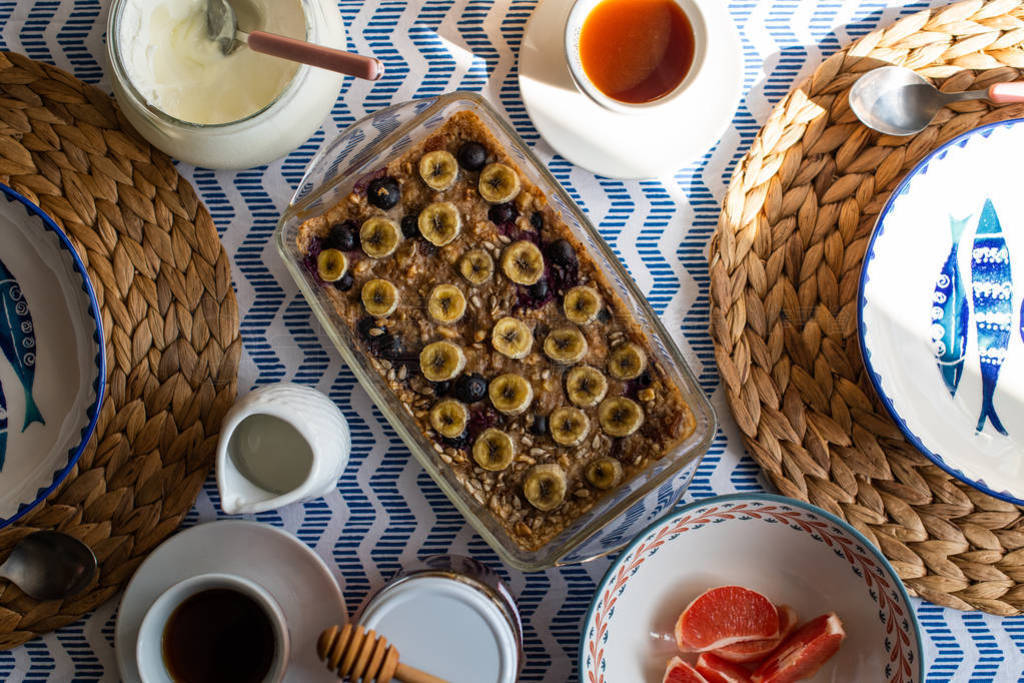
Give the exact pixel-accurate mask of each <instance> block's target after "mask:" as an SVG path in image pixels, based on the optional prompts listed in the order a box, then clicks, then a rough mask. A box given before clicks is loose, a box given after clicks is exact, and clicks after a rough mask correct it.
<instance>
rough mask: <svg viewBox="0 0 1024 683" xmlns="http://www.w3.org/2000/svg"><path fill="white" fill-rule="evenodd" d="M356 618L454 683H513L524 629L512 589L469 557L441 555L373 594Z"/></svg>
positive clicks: (406, 658) (411, 660)
mask: <svg viewBox="0 0 1024 683" xmlns="http://www.w3.org/2000/svg"><path fill="white" fill-rule="evenodd" d="M359 623H360V624H362V625H363V626H365V627H366V628H372V629H374V630H376V631H377V632H378V633H379V634H381V635H382V636H384V637H386V638H387V639H388V641H389V642H390V643H392V644H394V645H395V647H396V648H398V651H399V652H400V653H401V657H402V662H404V663H407V664H409V665H411V666H413V667H416V668H418V669H422V670H423V671H426V672H428V673H431V674H433V675H435V676H438V677H440V678H443V679H445V680H448V681H451V683H463V682H465V683H514V681H515V680H516V679H517V678H518V676H519V671H520V669H521V668H522V662H523V629H522V622H521V620H520V617H519V610H518V608H517V607H516V603H515V601H514V600H513V599H512V595H511V593H509V591H508V589H507V588H506V587H505V585H504V584H503V583H502V582H501V579H500V577H498V575H497V574H496V573H495V572H494V571H492V570H491V569H489V568H487V567H485V566H484V565H482V564H480V563H479V562H477V561H476V560H473V559H470V558H468V557H461V556H449V555H436V556H433V557H429V558H427V559H426V560H423V561H422V562H417V563H415V564H414V565H412V566H409V567H406V568H405V569H403V570H402V571H401V572H400V573H399V574H398V575H397V576H396V577H395V578H394V579H392V580H391V581H390V582H389V583H388V584H387V585H386V586H384V588H382V589H381V590H380V591H378V592H377V593H375V594H374V595H372V596H371V597H370V598H369V600H368V601H367V603H366V606H365V607H364V608H363V610H362V614H361V615H360V619H359Z"/></svg>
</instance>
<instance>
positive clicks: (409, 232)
mask: <svg viewBox="0 0 1024 683" xmlns="http://www.w3.org/2000/svg"><path fill="white" fill-rule="evenodd" d="M402 234H403V235H404V236H406V237H410V238H411V237H416V236H417V235H419V234H420V222H419V216H413V215H412V214H409V215H408V216H402Z"/></svg>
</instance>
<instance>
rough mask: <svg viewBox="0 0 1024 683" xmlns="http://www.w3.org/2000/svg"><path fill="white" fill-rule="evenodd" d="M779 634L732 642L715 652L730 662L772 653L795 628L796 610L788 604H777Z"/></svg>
mask: <svg viewBox="0 0 1024 683" xmlns="http://www.w3.org/2000/svg"><path fill="white" fill-rule="evenodd" d="M777 609H778V611H779V635H778V636H776V637H775V638H768V639H767V640H748V641H746V642H743V643H733V644H732V645H726V646H725V647H720V648H718V649H717V650H715V651H714V652H715V654H716V655H718V656H719V657H721V658H722V659H728V660H729V661H730V662H760V661H761V660H762V659H764V658H765V657H767V656H768V655H770V654H771V653H772V650H774V649H775V648H777V647H778V646H779V643H781V642H782V641H783V640H784V639H785V638H786V637H787V636H788V635H789V634H790V633H792V632H793V629H795V628H796V624H797V616H796V610H795V609H793V608H792V607H790V606H789V605H779V606H778V607H777Z"/></svg>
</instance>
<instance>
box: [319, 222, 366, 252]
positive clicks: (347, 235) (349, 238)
mask: <svg viewBox="0 0 1024 683" xmlns="http://www.w3.org/2000/svg"><path fill="white" fill-rule="evenodd" d="M326 244H327V247H328V248H330V249H337V250H339V251H355V250H356V249H358V248H359V226H358V225H356V222H355V221H342V222H341V223H335V224H334V225H332V226H331V233H330V234H329V235H328V236H327V242H326Z"/></svg>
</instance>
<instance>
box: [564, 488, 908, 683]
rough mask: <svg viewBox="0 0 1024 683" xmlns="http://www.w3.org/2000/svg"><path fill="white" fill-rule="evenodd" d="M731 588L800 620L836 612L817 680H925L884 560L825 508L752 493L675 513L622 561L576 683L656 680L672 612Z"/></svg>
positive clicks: (587, 635)
mask: <svg viewBox="0 0 1024 683" xmlns="http://www.w3.org/2000/svg"><path fill="white" fill-rule="evenodd" d="M732 584H735V585H742V586H746V587H749V588H752V589H754V590H757V591H759V592H761V593H763V594H764V595H766V596H767V597H768V598H770V599H771V600H773V601H774V602H776V603H778V604H786V605H790V606H791V607H793V608H794V609H796V611H797V614H798V615H799V618H800V621H801V623H803V622H805V621H808V620H810V619H813V618H814V617H816V616H818V615H820V614H824V613H826V612H830V611H831V612H835V613H836V614H838V615H839V617H840V619H842V621H843V624H844V626H845V628H846V634H847V635H846V640H845V641H844V642H843V644H842V646H841V647H840V649H839V652H838V653H837V654H836V655H835V656H834V657H833V658H832V659H831V660H829V661H828V662H827V663H826V664H825V665H824V666H823V667H822V669H821V670H820V671H819V672H818V674H817V675H816V676H815V677H814V678H813V679H812V680H814V681H819V682H823V681H872V682H878V683H883V682H884V683H921V682H922V681H924V666H923V662H922V660H921V650H922V647H921V638H920V633H919V631H918V625H917V621H916V619H915V617H914V612H913V609H912V607H911V605H910V601H909V598H908V597H907V593H906V590H905V589H904V588H903V584H902V583H900V580H899V579H898V578H897V576H896V574H895V572H894V571H893V569H892V567H891V566H890V565H889V562H888V561H887V560H886V559H885V557H884V556H882V554H881V553H879V552H878V551H877V550H876V549H875V548H874V546H872V545H871V544H870V543H868V541H867V539H865V538H864V537H863V536H862V535H861V534H860V533H859V532H857V531H856V530H855V529H853V527H851V526H850V525H848V524H846V523H845V522H843V521H842V520H840V519H838V518H837V517H835V516H833V515H831V514H829V513H827V512H825V511H824V510H821V509H819V508H816V507H814V506H813V505H809V504H807V503H802V502H800V501H797V500H792V499H789V498H783V497H781V496H775V495H771V494H758V493H754V494H736V495H731V496H720V497H717V498H710V499H706V500H703V501H698V502H695V503H691V504H689V505H687V506H685V507H682V508H679V509H678V510H676V511H675V512H673V513H672V514H670V515H669V516H667V517H665V518H664V519H662V520H661V521H659V522H657V523H655V524H654V525H652V526H651V527H649V528H648V529H647V530H646V531H645V532H643V533H641V534H640V535H639V536H638V537H637V538H636V539H635V540H634V541H633V543H632V544H631V545H630V546H629V547H628V548H627V549H626V550H625V551H624V552H623V553H622V555H621V556H620V557H619V558H618V560H617V561H616V562H615V563H614V564H613V565H612V566H611V567H610V568H609V570H608V573H607V574H605V576H604V578H603V579H602V580H601V582H600V583H599V584H598V587H597V592H596V594H595V596H594V601H593V603H592V604H591V606H590V611H589V613H588V614H587V620H586V622H585V624H584V627H583V635H582V641H581V643H580V662H579V670H580V681H581V683H641V682H645V681H649V682H651V683H659V682H660V681H661V679H662V675H663V674H664V671H665V664H666V663H667V662H668V660H669V659H670V658H671V657H672V656H673V655H675V654H677V652H676V649H675V646H674V642H673V639H672V636H671V634H672V632H673V628H674V625H675V620H676V618H677V617H678V616H679V613H680V612H681V611H682V610H683V609H684V608H685V607H686V606H687V605H688V604H689V603H690V601H691V600H693V599H694V598H695V597H697V596H698V595H700V594H701V593H702V592H704V591H705V590H707V589H708V588H713V587H715V586H722V585H732ZM684 657H685V655H684Z"/></svg>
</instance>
